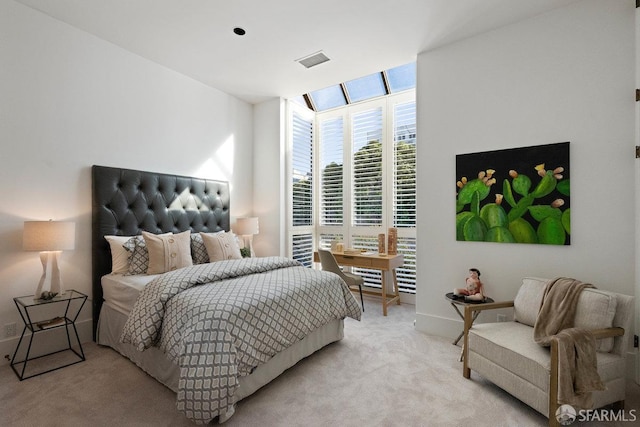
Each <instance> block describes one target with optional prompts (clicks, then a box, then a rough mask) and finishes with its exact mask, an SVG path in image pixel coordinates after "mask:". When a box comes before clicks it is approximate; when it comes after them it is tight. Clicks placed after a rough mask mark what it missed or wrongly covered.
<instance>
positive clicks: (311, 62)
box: [296, 51, 329, 68]
mask: <svg viewBox="0 0 640 427" xmlns="http://www.w3.org/2000/svg"><path fill="white" fill-rule="evenodd" d="M328 60H329V57H328V56H327V55H325V54H324V52H323V51H319V52H316V53H312V54H311V55H308V56H305V57H304V58H300V59H296V62H299V63H300V64H302V65H304V66H305V67H307V68H311V67H314V66H316V65H318V64H322V63H323V62H327V61H328Z"/></svg>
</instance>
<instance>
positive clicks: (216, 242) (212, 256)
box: [200, 232, 242, 262]
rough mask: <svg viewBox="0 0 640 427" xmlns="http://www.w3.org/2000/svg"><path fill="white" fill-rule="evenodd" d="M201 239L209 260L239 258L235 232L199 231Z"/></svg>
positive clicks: (240, 256)
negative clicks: (210, 232) (211, 232)
mask: <svg viewBox="0 0 640 427" xmlns="http://www.w3.org/2000/svg"><path fill="white" fill-rule="evenodd" d="M200 235H201V236H202V241H203V242H204V246H205V248H206V249H207V254H208V255H209V262H216V261H223V260H225V259H241V258H242V255H240V248H239V247H238V241H237V240H236V236H235V234H233V233H232V232H226V233H215V234H209V233H200Z"/></svg>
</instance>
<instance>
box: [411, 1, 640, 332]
mask: <svg viewBox="0 0 640 427" xmlns="http://www.w3.org/2000/svg"><path fill="white" fill-rule="evenodd" d="M634 6H635V5H634V4H633V2H632V1H630V0H629V1H607V0H583V1H580V2H577V3H573V4H571V5H569V6H567V7H565V8H562V9H558V10H555V11H552V12H550V13H547V14H544V15H540V16H537V17H535V18H533V19H529V20H526V21H523V22H520V23H517V24H514V25H510V26H507V27H504V28H501V29H498V30H495V31H492V32H488V33H485V34H482V35H479V36H476V37H473V38H470V39H466V40H463V41H460V42H458V43H455V44H452V45H449V46H446V47H443V48H440V49H437V50H433V51H430V52H424V53H422V54H420V55H419V57H418V85H417V86H418V90H417V100H418V135H419V138H420V139H419V146H418V212H419V226H418V262H417V265H418V291H417V303H416V304H417V307H416V310H417V319H416V320H417V322H416V324H417V328H418V329H419V330H421V331H425V332H428V333H433V334H438V335H448V336H452V337H453V336H456V335H457V333H458V332H459V331H460V330H461V328H462V323H461V322H460V320H459V318H458V317H457V315H456V314H455V313H454V311H453V310H452V308H451V307H450V306H449V304H447V303H446V302H445V300H444V294H445V293H446V292H450V291H451V289H452V288H454V287H458V286H460V285H461V284H462V283H463V280H464V277H465V276H466V273H467V270H468V269H469V268H470V267H477V268H479V269H480V270H481V271H482V279H483V282H484V283H485V284H486V287H487V292H488V294H489V296H491V297H493V298H494V299H496V300H507V299H512V298H513V297H514V296H515V294H516V292H517V290H518V288H519V285H520V279H521V277H522V276H525V275H532V276H539V277H548V278H551V277H555V276H561V275H562V276H570V277H575V278H577V279H580V280H583V281H588V282H591V283H593V284H595V285H596V286H597V287H600V288H602V289H607V290H611V291H616V292H620V293H624V294H629V295H634V292H635V271H634V267H635V240H634V239H635V200H634V198H635V188H636V185H635V165H634V162H635V159H634V138H635V131H634V123H635V118H634V111H635V105H634V104H635V102H634V88H635V71H634V69H635V58H634V56H635V47H634V38H635V35H634V28H635V27H634V26H635V24H634V14H635V13H634ZM563 141H570V142H571V144H570V156H571V181H572V185H571V229H572V235H571V245H570V246H561V247H555V246H549V245H525V244H498V243H476V242H457V241H456V239H455V219H454V217H455V208H454V206H455V192H454V188H455V187H454V185H455V181H456V179H459V177H456V175H455V156H456V154H463V153H473V152H480V151H487V150H496V149H505V148H513V147H525V146H532V145H541V144H549V143H555V142H563ZM483 316H488V315H485V314H483V315H481V316H480V318H479V319H478V320H479V321H482V320H483V319H484V320H489V321H495V314H493V315H491V318H488V317H487V318H484V317H483Z"/></svg>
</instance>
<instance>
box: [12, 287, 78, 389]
mask: <svg viewBox="0 0 640 427" xmlns="http://www.w3.org/2000/svg"><path fill="white" fill-rule="evenodd" d="M13 301H14V302H15V304H16V307H17V308H18V312H20V316H21V317H22V321H23V322H24V328H23V329H22V335H20V341H18V345H17V347H16V351H15V352H14V353H13V357H12V358H11V368H12V369H13V371H14V372H15V373H16V375H17V376H18V378H19V379H20V381H22V380H26V379H27V378H31V377H35V376H38V375H42V374H45V373H47V372H51V371H55V370H57V369H60V368H64V367H66V366H70V365H74V364H76V363H80V362H82V361H84V360H85V356H84V351H83V349H82V344H81V343H80V337H79V336H78V330H77V329H76V324H75V322H76V319H77V318H78V315H79V314H80V310H82V306H83V305H84V303H85V302H86V301H87V296H86V295H85V294H83V293H82V292H78V291H74V290H72V289H71V290H67V291H66V292H65V293H64V294H62V295H56V296H55V297H54V298H52V299H50V300H43V299H34V297H33V295H30V296H24V297H17V298H14V299H13ZM52 316H53V317H52ZM62 327H64V329H65V331H66V335H67V347H66V348H63V349H62V350H57V351H52V352H50V353H46V354H41V355H38V356H34V357H30V354H31V351H32V350H33V348H32V344H33V341H34V337H35V336H36V335H37V334H39V333H41V332H45V331H51V330H54V329H58V328H62ZM69 328H72V329H73V332H74V333H73V334H70V333H69ZM27 331H30V332H31V334H30V336H29V338H28V341H29V344H28V347H27V352H26V354H25V356H24V359H23V360H21V361H17V360H16V357H17V356H18V353H19V351H20V347H21V345H22V341H23V339H24V340H25V342H26V341H27V340H26V339H25V334H26V333H27ZM72 335H73V336H75V343H74V344H77V347H78V349H77V350H76V349H74V348H73V346H72V344H71V338H72ZM63 352H71V353H73V354H72V355H70V357H71V361H68V360H64V361H63V362H62V364H61V365H58V366H56V367H55V368H50V369H45V370H42V369H35V373H29V372H26V371H27V362H31V361H32V360H36V359H41V358H44V357H47V356H52V355H54V354H58V353H63ZM67 359H68V358H67ZM20 365H22V366H20Z"/></svg>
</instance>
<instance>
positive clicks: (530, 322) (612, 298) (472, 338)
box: [463, 278, 633, 426]
mask: <svg viewBox="0 0 640 427" xmlns="http://www.w3.org/2000/svg"><path fill="white" fill-rule="evenodd" d="M546 282H547V280H546V279H539V278H525V279H523V283H522V286H521V287H520V289H519V291H518V294H517V295H516V298H515V300H514V301H507V302H496V303H489V304H478V305H470V306H467V307H465V321H464V348H463V375H464V377H465V378H471V371H472V370H473V371H475V372H476V373H478V374H479V375H481V376H483V377H484V378H486V379H488V380H490V381H492V382H493V383H494V384H496V385H498V386H499V387H501V388H502V389H504V390H505V391H507V392H509V393H510V394H512V395H513V396H515V397H517V398H518V399H520V400H521V401H522V402H524V403H526V404H527V405H529V406H531V407H532V408H534V409H535V410H536V411H538V412H540V413H541V414H543V415H544V416H546V417H548V418H549V425H550V426H557V425H559V423H558V421H557V419H556V410H557V408H558V406H559V405H558V399H557V394H558V342H557V340H556V339H554V340H553V341H552V344H551V348H550V349H549V348H545V347H541V346H539V345H538V344H536V342H535V341H534V338H533V330H534V328H533V326H534V324H535V321H536V317H537V314H538V309H539V307H540V303H541V301H542V296H543V290H544V285H545V283H546ZM506 307H513V313H514V321H510V322H498V323H481V324H475V325H473V320H472V318H473V314H474V312H477V311H478V310H482V311H484V310H492V309H498V308H506ZM632 316H633V297H630V296H626V295H621V294H616V293H612V292H606V291H602V290H600V289H594V288H590V289H584V290H583V291H582V293H581V294H580V297H579V299H578V307H577V311H576V316H575V321H574V323H575V327H577V328H584V329H588V330H591V331H592V332H594V335H595V336H596V338H597V348H596V350H597V353H596V357H597V368H598V374H599V375H600V378H601V380H602V382H603V383H604V384H605V386H606V390H603V391H595V392H593V395H592V396H593V402H594V406H593V407H594V408H600V407H602V406H606V405H609V404H612V403H618V404H619V405H620V406H623V405H624V399H625V373H626V366H625V356H626V353H627V348H628V347H627V346H628V345H629V340H630V336H631V327H632Z"/></svg>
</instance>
